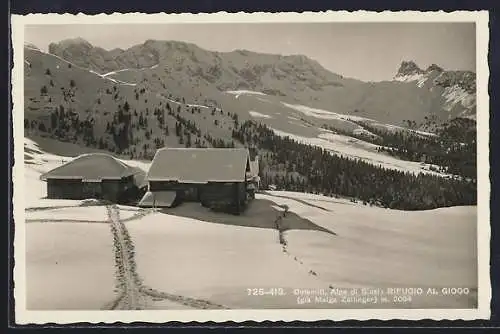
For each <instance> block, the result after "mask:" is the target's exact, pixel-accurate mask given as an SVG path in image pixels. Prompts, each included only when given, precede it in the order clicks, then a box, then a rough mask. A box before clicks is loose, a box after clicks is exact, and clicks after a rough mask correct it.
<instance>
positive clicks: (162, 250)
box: [16, 139, 477, 310]
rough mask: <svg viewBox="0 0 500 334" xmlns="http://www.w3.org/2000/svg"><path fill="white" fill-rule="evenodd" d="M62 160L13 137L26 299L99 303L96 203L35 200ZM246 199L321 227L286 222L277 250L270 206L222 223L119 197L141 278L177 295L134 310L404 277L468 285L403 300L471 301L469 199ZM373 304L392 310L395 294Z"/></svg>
mask: <svg viewBox="0 0 500 334" xmlns="http://www.w3.org/2000/svg"><path fill="white" fill-rule="evenodd" d="M65 159H68V158H67V157H64V156H59V155H55V154H51V153H47V152H45V151H44V150H43V149H42V148H41V146H40V145H38V144H37V143H36V142H33V141H31V140H27V139H25V163H24V171H25V185H26V186H28V185H29V189H30V191H24V192H23V194H24V195H25V196H26V198H25V204H26V210H25V214H26V222H19V221H16V224H25V229H24V230H25V233H26V273H27V277H26V282H27V285H26V289H27V290H26V292H27V299H26V303H27V307H28V309H32V310H33V309H37V310H54V309H58V310H68V309H71V310H99V309H106V308H110V307H111V306H110V305H112V304H113V303H112V302H113V301H114V300H116V298H117V297H118V295H117V293H116V292H115V291H114V289H115V278H116V277H115V275H116V273H115V263H114V261H113V258H114V255H115V253H114V247H115V246H114V244H113V234H112V233H111V231H110V226H109V218H108V217H107V216H106V214H105V212H106V210H104V207H103V206H98V205H96V204H97V203H92V202H90V203H87V204H86V205H85V206H82V204H83V203H84V202H85V201H71V200H65V201H62V200H50V199H44V198H43V197H45V183H44V182H42V181H40V179H39V176H40V175H41V173H43V172H46V171H47V170H48V169H50V168H53V167H55V166H57V164H60V163H62V161H63V160H65ZM127 163H132V162H130V161H127ZM137 164H138V165H140V164H141V162H137ZM16 168H19V167H16ZM21 168H23V167H21ZM257 201H269V202H270V203H276V204H278V205H283V204H286V205H287V206H288V208H289V212H290V213H289V214H288V216H289V217H291V216H292V215H294V214H296V215H298V216H299V217H302V219H303V220H298V223H299V224H301V223H302V224H306V222H307V221H310V223H308V225H311V224H316V225H317V226H319V227H321V228H322V229H323V230H321V229H320V228H317V229H311V228H300V226H296V227H295V228H291V229H288V230H286V231H285V232H284V234H283V237H284V238H285V239H286V241H287V247H286V249H285V251H284V249H283V247H282V245H281V244H280V243H279V237H278V234H279V233H278V231H276V230H275V229H274V228H272V226H274V225H273V224H274V222H273V221H274V219H275V218H276V217H277V216H278V215H279V214H282V212H283V209H282V208H280V209H279V210H274V214H273V215H270V216H262V215H261V214H260V212H258V210H257V211H252V209H251V207H250V209H249V211H248V215H249V216H248V217H245V215H243V216H241V217H234V221H232V220H231V219H233V218H231V217H229V218H227V217H225V218H224V219H223V222H222V221H219V220H220V219H219V220H218V219H212V218H210V217H214V218H216V217H217V214H210V215H208V214H207V215H206V218H204V219H193V218H186V217H180V216H177V215H175V213H174V212H171V213H169V212H151V211H144V210H141V209H138V208H132V207H125V206H120V207H119V210H120V213H121V215H120V216H121V219H123V220H124V225H125V226H126V229H127V230H128V233H129V235H130V239H131V241H132V242H133V244H134V248H135V252H134V254H135V255H134V261H135V262H134V263H136V267H137V272H138V273H139V274H140V276H141V278H142V279H143V281H144V283H143V284H145V286H148V287H150V288H153V289H155V290H156V291H160V292H164V293H165V295H167V296H178V297H176V298H178V299H177V300H178V301H177V302H172V301H169V300H167V299H162V298H158V297H157V298H150V299H148V300H147V302H146V304H143V307H144V308H143V309H184V308H200V307H199V306H198V307H197V306H196V305H199V304H197V303H193V302H192V300H191V299H193V298H196V299H202V300H205V301H209V302H212V303H217V304H221V305H224V306H226V307H229V308H234V309H245V308H359V307H361V308H366V307H377V306H370V305H366V304H352V303H351V304H343V303H340V302H339V303H337V304H333V303H326V302H317V303H306V304H299V303H298V299H297V296H296V295H294V294H293V289H325V290H327V291H328V289H329V288H352V287H356V288H381V289H386V288H395V287H408V286H412V287H424V288H426V287H430V286H432V287H436V288H439V289H440V288H442V287H450V286H457V287H465V288H467V289H469V291H470V293H469V294H468V295H467V296H462V297H460V298H450V297H444V296H439V298H438V297H435V298H418V297H416V298H414V299H413V300H412V302H411V303H406V304H404V307H410V308H425V307H434V308H447V307H452V308H471V307H474V306H475V305H476V304H477V299H476V298H477V290H476V289H477V275H476V272H477V267H476V266H477V265H476V219H477V213H476V207H451V208H443V209H437V210H428V211H416V212H411V213H408V212H406V211H398V210H390V209H381V208H376V207H370V206H364V205H362V204H359V203H352V202H349V201H348V200H345V199H336V198H331V197H324V196H319V195H311V194H301V193H290V192H281V191H279V192H269V193H266V194H258V195H257ZM264 203H267V202H264ZM269 212H273V211H271V210H270V211H269ZM203 214H204V213H203V212H201V213H200V215H203ZM253 215H259V217H260V219H269V222H259V224H261V225H264V226H266V225H267V226H269V227H268V228H264V227H261V228H258V227H243V226H241V223H239V221H238V220H239V219H246V220H249V219H250V220H251V218H252V217H253ZM287 219H290V218H283V221H284V222H285V223H286V221H287ZM84 220H89V222H84ZM254 220H255V218H254ZM90 221H91V222H90ZM325 231H330V232H333V233H334V234H333V233H327V232H325ZM451 231H452V232H451ZM68 241H69V242H68ZM249 287H259V288H265V289H270V288H275V287H281V288H283V289H284V291H285V292H286V294H287V295H286V296H282V297H279V296H271V295H269V296H264V297H256V296H252V295H250V296H249V295H248V291H247V288H249ZM167 293H168V294H167ZM189 298H191V299H189ZM183 303H185V304H183ZM189 305H191V306H189ZM383 307H384V308H393V307H399V308H400V307H401V304H397V303H395V304H394V303H390V304H386V305H384V306H383Z"/></svg>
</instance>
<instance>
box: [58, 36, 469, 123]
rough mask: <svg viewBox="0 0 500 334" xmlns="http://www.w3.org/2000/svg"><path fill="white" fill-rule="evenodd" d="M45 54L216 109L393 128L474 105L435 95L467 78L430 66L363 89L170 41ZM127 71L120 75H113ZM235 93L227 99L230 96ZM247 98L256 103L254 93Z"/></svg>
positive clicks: (267, 60) (84, 45)
mask: <svg viewBox="0 0 500 334" xmlns="http://www.w3.org/2000/svg"><path fill="white" fill-rule="evenodd" d="M49 50H50V52H51V53H53V54H56V55H58V56H60V57H63V58H65V59H68V60H70V61H72V62H74V63H75V64H78V65H79V66H82V67H85V68H89V69H92V70H94V71H96V72H98V73H102V74H104V73H109V72H112V71H117V70H125V69H148V70H146V71H144V72H145V73H144V77H143V79H147V80H148V81H149V82H150V84H151V85H152V86H151V89H157V88H154V87H158V81H160V82H162V83H163V84H164V85H165V87H168V89H169V90H172V92H173V93H174V94H177V95H180V96H183V97H185V98H186V99H189V100H193V99H195V98H199V94H201V95H202V96H203V97H205V98H206V99H209V100H215V101H217V102H219V103H220V104H222V102H223V98H222V97H221V96H220V95H221V93H223V92H227V91H230V92H231V91H242V92H245V91H246V92H248V91H252V92H261V93H264V94H267V95H272V96H275V97H278V98H280V99H281V100H283V102H286V103H292V104H302V105H307V106H310V107H313V108H320V109H327V110H331V111H333V112H336V113H341V114H355V115H357V116H361V117H367V118H372V119H375V120H377V121H380V122H384V123H389V124H394V125H401V122H402V121H403V120H407V119H409V120H414V121H416V122H421V121H422V120H423V119H424V117H425V116H428V117H430V116H436V117H438V119H440V120H447V119H448V118H452V117H457V116H459V115H462V116H470V117H473V115H474V114H475V109H474V108H475V100H474V99H468V102H467V103H462V102H461V101H462V100H463V99H462V100H460V98H458V97H456V98H455V97H453V99H452V100H450V98H449V97H450V94H449V92H448V93H446V94H445V93H444V92H443V90H444V89H445V88H447V87H450V88H452V87H454V86H456V85H458V86H460V87H462V88H464V89H465V90H466V92H468V94H472V95H473V94H475V75H474V73H472V72H461V71H444V70H442V69H441V68H439V67H438V66H437V65H431V66H430V67H429V68H428V69H427V70H426V71H423V70H421V69H419V68H418V66H417V65H416V64H414V63H413V62H403V63H402V64H401V68H400V70H399V71H398V73H397V75H396V77H395V80H393V81H387V82H377V83H365V82H362V81H359V80H354V79H349V78H344V77H342V76H341V75H338V74H335V73H331V72H329V71H328V70H326V69H325V68H323V67H322V66H321V65H320V64H319V63H317V62H316V61H314V60H311V59H309V58H307V57H305V56H300V55H297V56H280V55H271V54H260V53H256V52H250V51H245V50H237V51H233V52H210V51H207V50H204V49H201V48H199V47H198V46H196V45H194V44H190V43H183V42H177V41H157V40H148V41H145V42H144V43H143V44H139V45H135V46H133V47H131V48H129V49H127V50H113V51H106V50H104V49H102V48H99V47H95V46H92V45H91V44H90V43H88V42H86V41H82V40H81V39H73V40H65V41H62V42H60V43H52V44H51V45H50V47H49ZM131 73H132V71H124V72H118V73H116V75H121V74H123V75H125V74H126V75H129V74H131ZM117 78H118V77H117ZM122 80H123V79H122ZM124 81H126V82H132V81H127V80H124ZM414 83H416V84H414ZM159 87H161V85H160V86H159ZM444 94H445V95H446V96H448V100H447V98H446V96H445V95H444ZM240 95H241V94H234V97H235V98H236V97H239V96H240ZM253 95H254V96H253V97H254V98H255V99H257V98H259V95H261V94H258V95H255V94H253ZM473 100H474V101H473ZM450 101H451V102H450ZM202 104H203V103H202ZM250 110H255V108H250Z"/></svg>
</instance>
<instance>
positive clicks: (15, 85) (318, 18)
mask: <svg viewBox="0 0 500 334" xmlns="http://www.w3.org/2000/svg"><path fill="white" fill-rule="evenodd" d="M488 20H489V17H488V12H487V11H475V12H466V11H457V12H450V13H447V12H444V11H439V12H418V11H404V12H390V11H385V12H380V13H377V12H368V11H355V12H347V11H340V12H332V11H327V12H319V13H313V12H303V13H244V12H239V13H226V12H219V13H213V14H207V13H201V14H190V13H185V14H165V13H158V14H142V13H127V14H121V13H113V14H109V15H108V14H98V15H93V16H92V15H85V14H82V13H80V14H77V15H73V14H28V15H25V16H22V15H12V16H11V24H12V30H11V31H12V47H13V61H14V67H13V70H12V102H13V111H12V116H13V137H14V138H13V139H14V167H13V171H12V172H13V174H12V179H13V184H14V187H13V188H14V189H13V207H14V212H13V214H14V225H15V237H14V259H15V267H14V286H15V288H14V298H15V318H16V319H15V321H16V323H18V324H44V323H57V324H70V323H76V322H89V323H113V322H123V323H130V322H136V321H140V322H150V323H165V322H169V321H178V322H192V321H196V322H206V321H213V322H225V321H235V322H242V321H257V322H260V321H266V320H270V321H295V320H299V321H317V320H334V321H340V320H370V319H377V320H391V319H406V320H420V319H433V320H456V319H463V320H474V319H488V318H489V316H490V300H491V284H490V263H489V262H490V210H489V204H490V179H489V170H490V166H489V96H488V78H489V68H488V59H487V56H488V42H489V29H488ZM264 22H276V23H278V22H303V23H304V22H475V23H476V78H477V79H476V81H477V133H478V138H477V144H478V161H477V163H478V199H477V200H478V205H477V209H478V242H477V244H478V308H477V309H361V310H359V309H356V310H347V309H328V310H323V309H320V310H318V309H305V310H302V309H300V310H299V309H286V310H272V309H265V310H262V309H260V310H255V309H252V310H243V309H242V310H201V311H197V310H193V311H191V310H165V311H150V310H148V311H29V310H26V301H25V297H26V291H25V290H26V289H25V276H26V270H25V266H24V263H25V239H24V238H25V226H24V223H23V222H24V216H25V213H24V196H23V191H24V189H25V185H24V164H23V163H22V162H23V161H24V158H23V149H22V148H23V138H24V134H23V133H24V128H23V116H22V115H23V110H24V98H23V94H24V91H23V90H24V87H23V71H24V65H23V59H24V52H23V45H24V26H25V25H28V24H123V23H127V24H130V23H136V24H141V23H142V24H166V23H264ZM28 186H29V185H28Z"/></svg>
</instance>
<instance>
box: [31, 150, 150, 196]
mask: <svg viewBox="0 0 500 334" xmlns="http://www.w3.org/2000/svg"><path fill="white" fill-rule="evenodd" d="M145 174H146V173H145V172H144V171H142V170H141V169H139V168H136V167H131V166H129V165H127V164H125V163H124V162H122V161H120V160H118V159H116V158H115V157H113V156H112V155H109V154H105V153H90V154H83V155H80V156H78V157H76V158H75V159H73V160H71V161H69V162H67V163H65V164H63V165H62V166H59V167H57V168H55V169H53V170H51V171H49V172H47V173H45V174H42V175H41V176H40V179H41V180H43V181H46V182H47V198H52V199H87V198H96V199H105V200H109V201H112V202H122V201H130V200H132V201H133V197H134V196H140V195H139V193H140V189H141V188H145V187H146V183H145Z"/></svg>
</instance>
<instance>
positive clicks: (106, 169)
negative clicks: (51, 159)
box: [40, 153, 141, 181]
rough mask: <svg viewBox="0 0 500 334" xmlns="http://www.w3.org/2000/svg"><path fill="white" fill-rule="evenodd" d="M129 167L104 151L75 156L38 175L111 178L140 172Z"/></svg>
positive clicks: (51, 177)
mask: <svg viewBox="0 0 500 334" xmlns="http://www.w3.org/2000/svg"><path fill="white" fill-rule="evenodd" d="M140 172H141V171H140V170H139V169H138V168H134V167H131V166H129V165H127V164H125V163H124V162H122V161H120V160H118V159H116V158H115V157H113V156H112V155H109V154H105V153H90V154H82V155H80V156H78V157H77V158H75V159H73V160H71V161H70V162H67V163H65V164H64V165H62V166H59V167H57V168H55V169H53V170H51V171H49V172H47V173H45V174H42V175H41V176H40V179H42V180H44V181H45V180H47V179H88V180H104V179H107V180H113V179H121V178H123V177H127V176H131V175H136V174H140Z"/></svg>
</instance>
